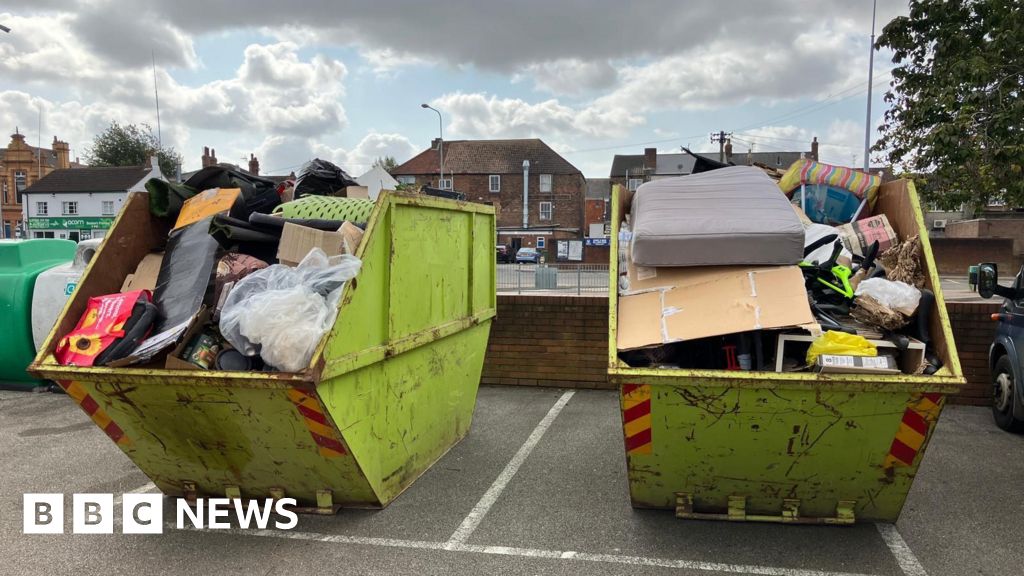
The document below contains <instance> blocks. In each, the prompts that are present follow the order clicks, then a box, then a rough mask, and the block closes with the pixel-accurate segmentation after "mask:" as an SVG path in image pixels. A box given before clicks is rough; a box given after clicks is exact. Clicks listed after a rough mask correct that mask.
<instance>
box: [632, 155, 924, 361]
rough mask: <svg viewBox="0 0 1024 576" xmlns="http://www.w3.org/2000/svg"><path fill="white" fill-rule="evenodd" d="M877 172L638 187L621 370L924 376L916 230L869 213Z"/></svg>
mask: <svg viewBox="0 0 1024 576" xmlns="http://www.w3.org/2000/svg"><path fill="white" fill-rule="evenodd" d="M880 186H881V178H880V177H878V176H872V175H869V174H865V173H863V172H858V171H856V170H852V169H849V168H842V167H838V166H830V165H827V164H822V163H819V162H814V161H811V160H799V161H797V162H796V163H794V164H793V166H791V167H790V169H789V171H787V172H786V174H784V175H783V176H782V178H781V180H779V182H778V183H776V182H775V181H774V180H773V179H771V178H770V177H769V176H768V175H766V174H765V173H764V172H763V171H762V170H760V169H758V168H756V167H748V166H730V167H723V168H717V169H712V170H709V171H705V172H701V173H697V174H692V175H689V176H681V177H677V178H665V179H659V180H653V181H651V182H647V183H645V184H642V185H641V186H640V187H639V188H638V189H637V191H636V193H635V194H634V195H633V197H632V199H631V200H626V201H625V203H624V204H623V205H622V206H623V209H624V210H623V212H624V217H623V221H622V222H621V223H620V228H619V230H620V231H619V254H618V258H619V271H620V276H619V283H618V293H619V302H618V330H617V345H618V346H617V347H618V356H619V358H620V359H621V360H622V361H623V362H625V363H626V364H628V365H629V366H631V367H652V368H677V369H708V370H755V371H768V372H799V371H811V372H820V373H862V374H863V373H866V374H901V373H902V374H933V373H935V372H936V371H938V370H939V369H940V368H941V367H942V364H941V361H940V360H939V358H938V356H937V355H936V354H935V352H934V350H933V348H932V344H931V340H930V334H929V320H930V316H931V314H933V311H934V309H935V307H936V306H935V297H934V294H933V293H932V292H931V291H930V290H928V289H927V288H926V287H925V277H926V272H925V269H924V265H923V264H922V260H921V243H920V239H919V238H918V237H917V236H912V237H909V238H899V237H898V235H897V234H896V232H895V231H894V230H893V227H892V226H891V225H890V223H889V220H888V218H887V217H886V215H885V214H882V213H878V214H875V213H874V208H875V203H876V200H877V196H878V191H879V187H880Z"/></svg>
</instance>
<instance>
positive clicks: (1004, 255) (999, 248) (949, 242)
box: [931, 237, 1021, 276]
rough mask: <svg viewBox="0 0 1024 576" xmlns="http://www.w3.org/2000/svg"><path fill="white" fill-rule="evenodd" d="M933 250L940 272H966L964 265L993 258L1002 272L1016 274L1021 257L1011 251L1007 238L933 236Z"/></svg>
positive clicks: (1011, 241) (1011, 242)
mask: <svg viewBox="0 0 1024 576" xmlns="http://www.w3.org/2000/svg"><path fill="white" fill-rule="evenodd" d="M931 243H932V253H933V254H934V255H935V263H936V265H937V266H938V267H939V274H955V275H957V276H966V275H967V267H968V266H973V265H975V264H977V263H979V262H995V263H996V264H998V265H999V271H1000V274H1001V275H1005V274H1010V275H1013V274H1016V273H1017V270H1019V269H1020V265H1021V259H1020V258H1019V257H1016V256H1014V255H1013V240H1012V239H1010V238H948V237H947V238H932V239H931Z"/></svg>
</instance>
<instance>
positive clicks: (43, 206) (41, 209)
mask: <svg viewBox="0 0 1024 576" xmlns="http://www.w3.org/2000/svg"><path fill="white" fill-rule="evenodd" d="M49 214H50V205H49V204H48V203H47V202H36V216H47V215H49Z"/></svg>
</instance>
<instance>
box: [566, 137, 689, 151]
mask: <svg viewBox="0 0 1024 576" xmlns="http://www.w3.org/2000/svg"><path fill="white" fill-rule="evenodd" d="M703 137H704V135H703V134H696V135H693V136H676V137H675V138H666V139H664V140H649V141H647V142H634V143H632V144H618V145H615V146H602V147H600V148H587V149H585V150H573V151H572V152H564V153H562V155H563V156H566V155H568V154H583V153H584V152H601V151H603V150H618V149H620V148H634V147H636V146H646V145H648V144H664V143H666V142H679V141H681V140H691V139H693V138H703Z"/></svg>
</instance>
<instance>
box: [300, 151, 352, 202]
mask: <svg viewBox="0 0 1024 576" xmlns="http://www.w3.org/2000/svg"><path fill="white" fill-rule="evenodd" d="M358 185H359V183H358V182H356V181H355V179H353V178H352V177H351V176H349V175H348V173H346V172H345V171H344V170H342V169H341V168H339V167H338V166H336V165H334V164H332V163H330V162H328V161H327V160H321V159H319V158H314V159H312V160H310V161H309V162H306V163H305V164H303V165H302V168H301V169H300V170H299V175H298V177H297V178H296V179H295V192H294V195H295V198H302V197H303V196H331V195H334V194H336V193H338V192H340V191H341V190H344V189H345V188H347V187H349V186H358Z"/></svg>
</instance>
